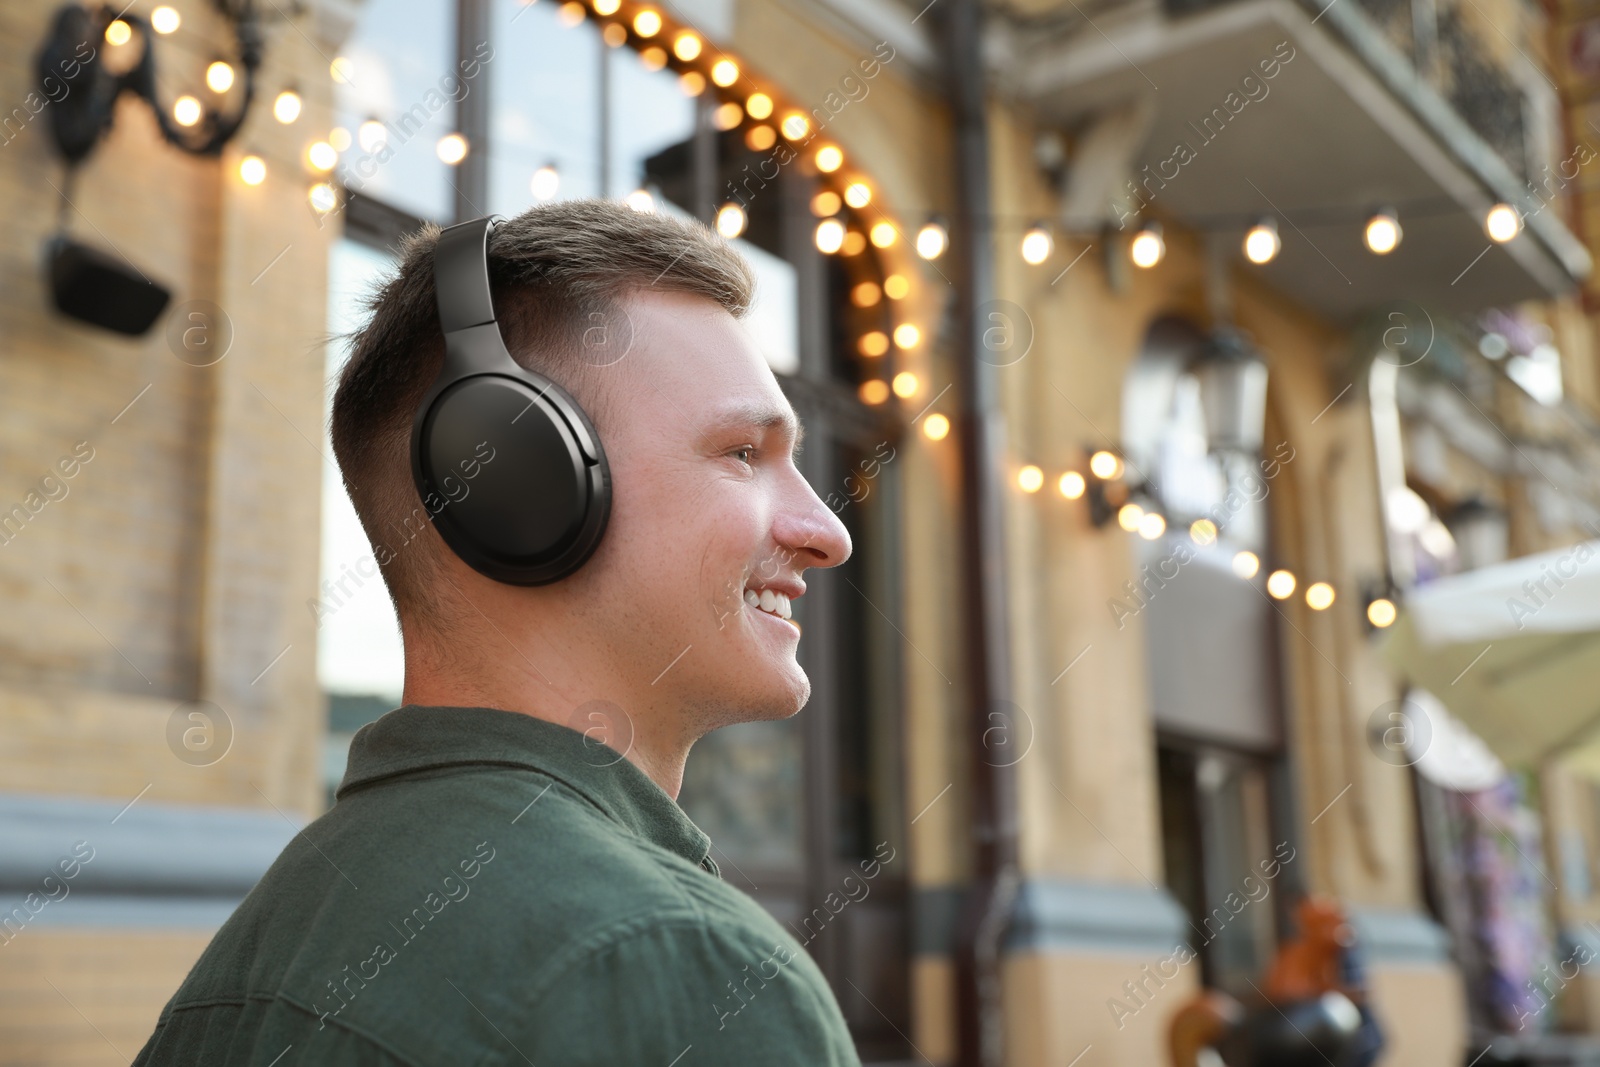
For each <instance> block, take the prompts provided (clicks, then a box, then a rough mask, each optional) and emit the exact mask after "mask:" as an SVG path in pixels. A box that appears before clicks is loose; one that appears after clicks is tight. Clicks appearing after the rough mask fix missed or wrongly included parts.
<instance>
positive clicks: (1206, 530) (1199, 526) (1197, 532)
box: [1189, 519, 1217, 546]
mask: <svg viewBox="0 0 1600 1067" xmlns="http://www.w3.org/2000/svg"><path fill="white" fill-rule="evenodd" d="M1189 539H1190V540H1192V541H1193V542H1194V543H1195V544H1197V545H1202V546H1204V545H1209V544H1211V543H1212V542H1214V541H1215V540H1216V539H1217V524H1216V523H1214V522H1212V521H1211V520H1210V519H1196V520H1194V521H1193V522H1191V523H1190V524H1189Z"/></svg>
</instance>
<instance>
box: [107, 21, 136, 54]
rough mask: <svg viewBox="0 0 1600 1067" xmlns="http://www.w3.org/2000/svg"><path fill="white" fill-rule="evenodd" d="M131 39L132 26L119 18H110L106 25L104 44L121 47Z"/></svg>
mask: <svg viewBox="0 0 1600 1067" xmlns="http://www.w3.org/2000/svg"><path fill="white" fill-rule="evenodd" d="M131 40H133V27H132V26H130V25H128V24H127V23H126V22H123V21H122V20H121V19H112V20H111V23H110V24H109V25H107V26H106V44H109V45H111V46H113V47H121V46H122V45H125V44H127V43H128V42H129V41H131Z"/></svg>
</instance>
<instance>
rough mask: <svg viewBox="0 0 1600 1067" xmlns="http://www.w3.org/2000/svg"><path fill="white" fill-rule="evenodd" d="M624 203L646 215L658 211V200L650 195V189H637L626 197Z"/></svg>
mask: <svg viewBox="0 0 1600 1067" xmlns="http://www.w3.org/2000/svg"><path fill="white" fill-rule="evenodd" d="M622 202H623V203H624V204H627V205H628V206H629V207H631V208H632V209H633V210H635V211H642V212H644V213H645V214H649V213H650V212H652V211H654V210H655V209H656V198H655V197H653V196H651V195H650V191H649V190H648V189H635V190H634V191H633V192H631V193H629V194H628V195H627V196H626V197H624V198H623V200H622Z"/></svg>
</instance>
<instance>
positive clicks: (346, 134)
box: [328, 126, 350, 152]
mask: <svg viewBox="0 0 1600 1067" xmlns="http://www.w3.org/2000/svg"><path fill="white" fill-rule="evenodd" d="M328 143H329V144H331V145H333V150H334V151H335V152H344V151H348V150H349V148H350V131H349V130H347V129H345V128H344V127H343V126H335V127H334V128H333V129H331V130H329V131H328Z"/></svg>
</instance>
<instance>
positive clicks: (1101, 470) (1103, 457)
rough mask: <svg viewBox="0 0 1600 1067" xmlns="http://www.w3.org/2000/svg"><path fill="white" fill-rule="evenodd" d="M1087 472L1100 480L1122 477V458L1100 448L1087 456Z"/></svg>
mask: <svg viewBox="0 0 1600 1067" xmlns="http://www.w3.org/2000/svg"><path fill="white" fill-rule="evenodd" d="M1089 473H1090V474H1093V475H1094V476H1095V477H1096V478H1099V479H1100V480H1101V481H1102V482H1109V481H1114V480H1115V479H1117V478H1120V477H1122V460H1120V459H1118V458H1117V456H1116V454H1115V453H1114V452H1107V451H1105V450H1104V449H1102V450H1101V451H1099V452H1096V453H1095V454H1094V455H1092V456H1090V457H1089Z"/></svg>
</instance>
